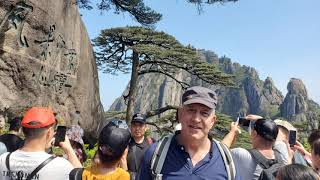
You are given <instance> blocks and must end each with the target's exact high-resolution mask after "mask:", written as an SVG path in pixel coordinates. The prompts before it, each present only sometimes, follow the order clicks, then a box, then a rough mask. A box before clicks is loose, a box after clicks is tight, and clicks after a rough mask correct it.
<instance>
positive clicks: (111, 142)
mask: <svg viewBox="0 0 320 180" xmlns="http://www.w3.org/2000/svg"><path fill="white" fill-rule="evenodd" d="M124 124H126V122H125V121H121V120H117V121H115V120H114V121H110V122H109V123H108V124H107V125H106V126H105V127H104V128H103V129H102V131H101V133H100V135H99V140H98V142H99V148H101V151H102V153H103V154H106V155H109V156H115V157H119V156H121V155H122V153H123V152H124V150H125V149H126V148H127V146H128V144H129V141H130V139H131V133H130V131H129V129H128V126H125V125H124Z"/></svg>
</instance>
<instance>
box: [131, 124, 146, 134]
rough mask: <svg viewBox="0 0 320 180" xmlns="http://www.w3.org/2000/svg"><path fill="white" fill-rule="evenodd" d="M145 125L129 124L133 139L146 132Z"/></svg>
mask: <svg viewBox="0 0 320 180" xmlns="http://www.w3.org/2000/svg"><path fill="white" fill-rule="evenodd" d="M146 129H147V125H146V124H145V123H141V122H132V123H131V133H132V136H133V137H137V138H139V137H142V136H144V133H145V132H146Z"/></svg>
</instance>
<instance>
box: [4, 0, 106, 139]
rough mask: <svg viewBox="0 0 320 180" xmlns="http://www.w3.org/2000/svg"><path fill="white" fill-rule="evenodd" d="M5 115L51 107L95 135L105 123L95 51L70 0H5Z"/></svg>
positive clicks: (59, 118) (69, 122) (61, 119)
mask: <svg viewBox="0 0 320 180" xmlns="http://www.w3.org/2000/svg"><path fill="white" fill-rule="evenodd" d="M0 77H1V79H0V89H1V90H0V112H3V113H4V112H8V111H10V113H20V114H22V113H23V111H24V110H25V109H27V108H29V107H31V106H50V107H52V109H53V110H54V111H55V112H56V113H57V119H58V120H60V121H65V123H66V124H67V125H70V124H77V123H80V125H81V126H82V127H83V128H84V129H86V130H87V131H88V132H89V133H91V134H92V135H94V134H95V133H96V129H97V127H98V126H99V122H100V121H101V120H102V115H103V107H102V105H101V103H100V97H99V82H98V73H97V68H96V64H95V59H94V56H93V50H92V46H91V42H90V39H89V37H88V34H87V32H86V29H85V26H84V24H83V22H82V21H81V18H80V15H79V12H78V9H77V6H76V5H75V4H74V2H73V1H71V0H55V1H47V0H5V1H1V2H0Z"/></svg>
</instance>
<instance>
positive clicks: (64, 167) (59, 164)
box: [48, 157, 73, 171]
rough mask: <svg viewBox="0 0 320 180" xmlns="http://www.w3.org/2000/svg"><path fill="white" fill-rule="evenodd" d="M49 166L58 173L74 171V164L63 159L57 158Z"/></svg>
mask: <svg viewBox="0 0 320 180" xmlns="http://www.w3.org/2000/svg"><path fill="white" fill-rule="evenodd" d="M48 166H51V168H53V169H56V170H57V171H71V170H72V169H73V166H72V164H71V163H70V162H69V161H68V160H67V159H65V158H63V157H55V158H54V159H53V160H52V162H50V163H48Z"/></svg>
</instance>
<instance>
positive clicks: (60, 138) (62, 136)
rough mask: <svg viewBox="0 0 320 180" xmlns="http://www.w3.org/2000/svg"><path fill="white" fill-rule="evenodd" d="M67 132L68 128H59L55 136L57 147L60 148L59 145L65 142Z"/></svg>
mask: <svg viewBox="0 0 320 180" xmlns="http://www.w3.org/2000/svg"><path fill="white" fill-rule="evenodd" d="M66 131H67V127H66V126H58V128H57V131H56V134H55V136H54V137H55V141H54V145H55V146H59V143H60V142H63V141H64V140H65V137H66Z"/></svg>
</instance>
